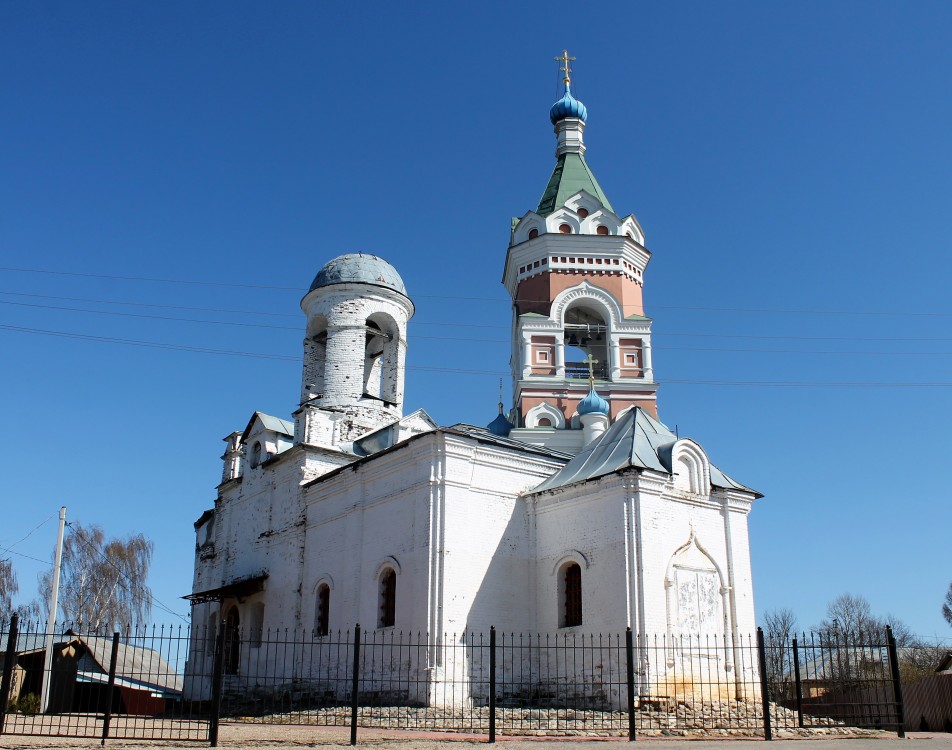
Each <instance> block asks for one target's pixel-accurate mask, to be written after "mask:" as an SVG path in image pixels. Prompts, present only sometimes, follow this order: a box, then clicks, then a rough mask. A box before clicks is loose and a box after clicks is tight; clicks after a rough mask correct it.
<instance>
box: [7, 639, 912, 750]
mask: <svg viewBox="0 0 952 750" xmlns="http://www.w3.org/2000/svg"><path fill="white" fill-rule="evenodd" d="M17 629H18V628H17V627H16V624H15V623H14V626H13V627H12V628H7V629H6V630H4V631H3V633H2V635H3V643H6V644H7V648H6V652H5V655H4V660H3V664H4V671H3V685H2V687H0V697H5V699H4V700H2V701H0V704H2V705H0V732H8V733H16V734H43V735H56V736H80V737H96V738H102V739H103V740H105V739H106V738H108V737H113V738H148V739H175V740H200V741H209V742H210V743H211V744H212V745H216V744H217V743H218V726H219V722H221V721H227V722H232V723H259V724H297V725H323V726H337V727H347V728H349V729H350V737H351V742H352V743H356V741H357V732H358V729H360V728H379V729H414V730H422V731H427V730H429V731H442V732H447V731H449V732H462V733H469V734H482V735H485V736H486V737H487V739H488V740H489V741H493V740H495V737H496V734H497V733H499V734H507V735H563V736H564V735H597V736H620V737H628V738H629V739H632V740H634V739H636V737H638V736H639V735H641V736H650V735H667V736H678V735H697V734H701V735H709V736H716V735H718V734H749V735H761V736H764V737H766V738H767V739H770V738H772V736H773V733H774V732H775V731H777V730H793V731H794V732H796V731H797V730H801V729H803V730H809V729H811V728H821V727H825V728H831V727H865V728H873V729H888V730H892V731H897V732H899V733H900V735H901V734H902V724H903V715H902V693H901V690H900V686H899V666H898V661H897V649H896V646H895V641H894V640H892V635H891V633H889V632H888V631H887V633H886V634H884V636H883V638H882V639H881V642H873V639H864V640H863V642H861V643H858V642H849V641H848V640H845V639H837V638H832V637H825V636H822V637H821V636H816V635H813V636H807V637H804V636H801V637H799V638H797V639H793V640H792V641H784V642H782V643H769V642H765V640H764V638H763V634H762V633H761V632H760V631H758V634H757V636H756V637H738V638H716V637H698V636H691V637H687V636H684V637H660V636H659V637H646V636H639V635H637V634H634V633H632V632H631V631H626V632H623V633H619V634H609V635H587V634H586V635H582V634H578V633H565V632H563V633H559V634H556V635H534V634H533V635H530V634H512V633H505V634H504V633H497V632H496V631H495V629H492V630H490V632H489V633H464V634H460V635H444V636H442V637H438V638H433V637H430V636H428V635H427V634H425V633H419V634H410V633H401V632H398V631H395V630H394V629H392V628H388V629H385V630H371V631H361V629H360V627H359V626H357V627H356V628H355V629H354V630H352V631H338V632H331V633H328V634H326V635H315V634H314V633H311V632H291V631H280V632H275V631H270V632H269V631H265V632H260V631H258V632H249V631H242V632H238V631H234V632H229V631H228V630H227V629H226V628H225V627H224V626H221V627H220V628H219V629H218V630H217V631H211V632H203V631H200V630H199V629H196V630H194V631H192V632H191V633H189V632H188V631H187V630H186V629H184V628H183V629H181V630H179V629H171V630H170V629H168V628H164V629H163V628H158V629H155V628H153V629H150V630H148V631H144V630H133V631H131V632H130V634H128V635H125V634H116V635H113V636H108V637H107V636H104V635H100V634H92V633H81V632H79V631H76V630H68V629H67V630H65V631H64V632H63V633H60V634H57V635H54V636H53V637H52V638H50V637H48V636H47V635H46V634H45V633H43V632H41V631H38V630H36V629H33V630H30V629H29V628H24V629H21V630H20V632H19V633H18V632H17ZM0 630H3V629H2V628H0ZM50 641H52V648H50V647H49V645H48V644H49V643H50ZM48 651H50V652H51V653H52V658H51V659H50V660H49V661H48V662H47V652H48ZM44 684H46V685H47V687H46V688H44ZM44 689H45V690H46V691H47V692H46V693H44Z"/></svg>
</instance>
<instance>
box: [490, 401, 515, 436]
mask: <svg viewBox="0 0 952 750" xmlns="http://www.w3.org/2000/svg"><path fill="white" fill-rule="evenodd" d="M486 429H487V430H489V431H490V432H491V433H492V434H493V435H497V436H499V437H509V433H510V432H512V422H510V421H509V420H508V419H506V415H505V414H503V413H502V404H500V405H499V414H497V415H496V418H495V419H494V420H493V421H492V422H490V423H489V424H488V425H486Z"/></svg>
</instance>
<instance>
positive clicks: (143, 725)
mask: <svg viewBox="0 0 952 750" xmlns="http://www.w3.org/2000/svg"><path fill="white" fill-rule="evenodd" d="M189 645H190V639H189V631H188V629H187V628H185V627H181V628H175V627H172V628H170V627H149V628H145V627H143V628H134V629H131V630H129V631H128V632H126V633H123V634H120V633H110V634H108V635H107V634H105V633H101V632H96V631H90V630H88V629H81V628H70V627H64V628H59V629H57V630H56V632H54V633H47V632H46V627H45V626H38V625H36V624H32V623H24V624H23V625H22V626H21V625H20V623H19V622H18V618H17V617H16V616H14V617H13V618H11V620H10V621H9V622H8V623H6V624H5V625H4V626H3V627H0V648H3V649H4V651H3V654H2V665H3V677H2V683H0V734H30V735H42V736H48V737H49V736H52V737H86V738H95V739H101V740H102V741H103V742H105V740H106V739H108V738H112V739H150V740H151V739H167V740H198V741H205V740H207V739H208V734H209V725H210V719H209V717H208V716H205V715H203V714H201V713H199V712H197V711H195V710H194V709H196V708H197V706H195V704H192V703H190V702H189V701H187V700H184V696H183V690H182V680H183V675H184V673H185V668H186V658H187V654H188V649H189Z"/></svg>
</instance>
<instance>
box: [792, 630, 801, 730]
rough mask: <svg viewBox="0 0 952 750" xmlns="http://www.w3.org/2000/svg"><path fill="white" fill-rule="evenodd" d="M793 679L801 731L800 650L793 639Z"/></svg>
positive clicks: (798, 722) (798, 724)
mask: <svg viewBox="0 0 952 750" xmlns="http://www.w3.org/2000/svg"><path fill="white" fill-rule="evenodd" d="M793 679H794V682H795V684H796V691H797V726H799V727H800V729H803V683H802V682H800V649H799V647H798V645H797V639H796V638H794V639H793Z"/></svg>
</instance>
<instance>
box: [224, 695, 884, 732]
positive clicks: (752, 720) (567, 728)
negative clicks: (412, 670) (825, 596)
mask: <svg viewBox="0 0 952 750" xmlns="http://www.w3.org/2000/svg"><path fill="white" fill-rule="evenodd" d="M770 713H771V725H772V727H773V730H774V734H775V735H776V736H778V737H816V736H825V735H834V736H850V737H856V736H878V735H879V734H881V732H878V731H876V730H871V729H858V728H856V727H851V726H847V725H846V724H845V723H843V722H840V721H836V720H834V719H830V718H826V717H819V716H807V715H805V716H804V728H803V729H801V728H799V726H798V722H797V714H796V712H795V711H791V710H790V709H787V708H784V707H783V706H780V705H778V704H773V703H772V704H770ZM357 717H358V725H359V726H361V727H364V728H376V729H415V730H420V731H433V732H461V733H468V734H486V733H487V732H488V731H489V708H488V707H486V706H473V707H467V706H456V707H452V706H451V707H443V708H423V707H407V706H384V707H368V706H361V707H360V708H359V709H358V714H357ZM231 720H234V721H240V722H255V723H266V724H310V725H322V726H349V725H350V720H351V709H350V708H349V707H346V706H334V707H326V708H314V709H310V710H302V711H290V712H286V713H271V714H267V715H258V716H250V715H248V716H238V717H233V718H232V719H231ZM635 727H636V731H637V733H638V735H639V736H644V737H652V736H655V737H658V736H666V737H718V736H725V737H762V736H763V733H764V723H763V709H762V706H761V704H760V702H753V701H704V702H687V701H679V702H677V703H670V702H668V701H654V702H650V701H648V702H643V703H642V704H641V706H640V707H639V708H638V709H636V710H635ZM496 731H497V732H498V733H499V734H503V735H509V736H546V737H571V736H587V737H626V736H627V735H628V714H627V712H625V711H599V710H588V709H586V710H573V709H565V708H510V707H506V708H497V709H496Z"/></svg>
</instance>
